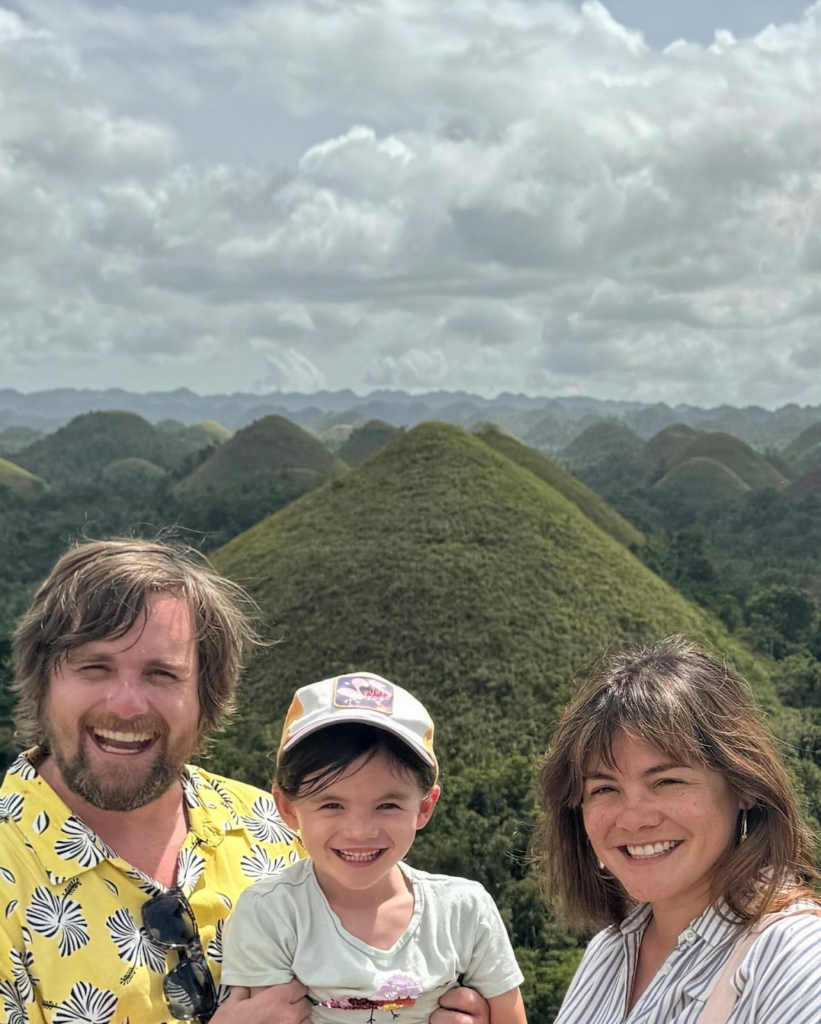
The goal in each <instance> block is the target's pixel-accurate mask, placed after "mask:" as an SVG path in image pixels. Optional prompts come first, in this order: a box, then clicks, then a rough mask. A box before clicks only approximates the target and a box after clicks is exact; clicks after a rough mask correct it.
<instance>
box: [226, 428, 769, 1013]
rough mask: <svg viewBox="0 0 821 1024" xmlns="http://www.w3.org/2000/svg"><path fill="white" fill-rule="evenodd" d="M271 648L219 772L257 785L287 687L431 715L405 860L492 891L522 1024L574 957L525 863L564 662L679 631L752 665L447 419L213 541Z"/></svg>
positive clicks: (548, 494)
mask: <svg viewBox="0 0 821 1024" xmlns="http://www.w3.org/2000/svg"><path fill="white" fill-rule="evenodd" d="M213 560H214V562H215V564H216V566H217V568H218V569H220V570H221V571H222V572H225V573H227V574H228V575H229V576H230V577H232V578H233V579H235V580H237V581H238V582H240V583H242V584H243V585H245V586H247V587H248V588H249V589H250V590H251V592H252V593H253V595H254V597H255V598H256V599H257V601H258V602H259V604H260V606H261V608H262V611H263V616H264V621H265V630H266V633H268V635H270V636H272V637H274V638H276V641H277V642H276V643H275V644H274V646H272V647H270V648H268V649H267V650H264V651H263V652H262V653H260V654H258V655H257V656H256V657H255V659H253V661H252V663H251V665H250V666H249V671H248V673H247V675H246V682H245V690H244V694H243V699H242V706H241V709H240V716H239V718H238V721H237V722H236V723H235V724H234V725H233V726H232V727H231V728H230V729H229V730H228V731H227V732H226V734H225V735H224V736H223V737H222V738H221V740H220V741H219V743H218V744H217V746H216V749H215V751H214V754H213V763H214V765H215V767H217V768H219V769H220V770H223V771H227V772H229V773H238V774H241V775H243V776H244V777H248V778H251V779H253V780H255V781H256V782H258V783H259V784H261V785H266V784H267V783H268V782H269V776H270V773H271V762H270V759H269V757H268V756H267V755H266V753H265V752H266V751H271V750H273V749H275V748H276V745H277V739H278V735H279V730H280V728H281V724H282V718H283V714H284V711H285V709H286V707H287V705H288V702H289V700H290V697H291V695H292V693H293V690H294V689H295V688H297V687H298V686H301V685H303V684H305V683H308V682H310V681H313V680H316V679H321V678H323V677H326V676H328V675H331V674H335V673H340V672H345V671H350V670H354V669H357V668H359V669H363V668H367V669H370V670H372V671H376V672H379V673H381V674H383V675H385V676H387V678H389V679H393V680H395V681H396V682H399V683H401V684H402V685H404V686H407V687H408V688H409V689H410V690H411V691H413V692H414V693H417V694H418V695H419V696H420V697H421V698H422V699H423V700H424V701H425V702H426V704H427V705H428V707H429V708H430V710H431V713H432V715H433V718H434V720H435V722H436V733H437V750H438V753H439V757H440V761H441V766H442V778H443V786H444V793H443V797H442V802H441V806H440V808H439V809H438V810H437V814H436V815H435V816H434V820H433V822H432V824H431V826H429V828H427V829H425V832H424V833H422V834H421V836H420V838H419V840H418V841H417V843H416V844H415V846H414V849H413V850H412V851H411V856H410V859H411V861H412V862H413V863H415V864H417V865H418V866H420V867H422V868H426V869H428V870H439V871H446V872H451V873H454V874H463V875H469V876H470V877H473V878H477V879H479V880H480V881H482V882H483V883H484V884H485V885H487V886H488V888H489V889H490V890H491V892H492V893H493V895H494V897H495V898H496V899H497V901H498V902H499V904H500V906H501V908H502V913H503V914H504V916H505V919H506V920H507V921H508V922H509V924H510V928H511V931H512V935H513V940H514V944H515V945H516V946H517V948H518V952H519V955H520V960H521V963H522V964H523V967H524V970H525V972H526V975H527V983H526V986H525V998H526V1000H527V1004H528V1010H529V1013H530V1018H531V1019H532V1020H534V1021H547V1020H551V1019H553V1016H554V1015H555V1012H556V1010H557V1008H558V1002H559V1000H560V998H561V994H562V991H563V989H564V987H565V985H566V984H567V982H568V980H569V977H570V974H571V972H572V970H573V967H574V966H575V964H576V963H577V961H578V956H579V955H580V949H579V947H578V946H577V945H576V943H575V942H574V940H573V939H572V938H571V937H569V936H567V935H566V934H565V933H564V932H562V931H561V929H559V927H558V926H557V924H556V923H555V922H554V921H553V920H552V919H551V918H550V917H549V916H548V915H547V914H546V913H545V912H544V908H543V907H542V906H541V904H540V901H539V897H538V894H537V892H536V885H535V881H534V880H533V879H532V878H531V877H530V876H529V875H528V874H527V873H526V872H525V870H524V865H523V855H524V851H525V849H526V846H527V842H528V822H532V820H533V816H534V813H535V808H534V796H533V761H534V756H535V754H536V753H537V752H539V751H542V750H543V749H544V748H545V746H546V744H547V742H548V738H549V736H550V733H551V731H552V728H553V724H554V722H555V719H556V715H557V712H558V708H559V706H560V704H561V703H562V702H563V701H564V700H565V699H566V697H567V695H568V691H569V685H570V681H571V680H572V678H573V675H574V673H575V672H576V671H577V670H578V669H579V668H580V667H581V666H582V665H583V664H585V663H586V662H587V661H588V660H589V659H591V658H592V657H593V656H595V655H597V654H600V653H601V652H603V651H604V650H605V649H606V648H608V647H611V646H613V645H617V644H621V643H624V642H628V641H631V642H635V641H640V640H643V639H649V638H651V637H653V638H655V637H660V636H663V635H665V634H668V633H671V632H675V631H680V630H683V631H685V632H688V633H690V634H692V635H695V636H700V637H702V638H704V639H706V640H707V641H708V642H711V641H712V642H714V643H716V644H717V646H718V647H719V648H720V649H721V651H722V652H726V653H729V654H731V655H735V656H736V657H737V658H738V661H739V662H740V664H741V666H742V670H744V671H745V672H746V674H747V676H748V678H750V679H751V680H752V681H753V682H754V683H755V684H756V685H757V686H758V687H759V689H760V692H761V693H763V695H764V696H765V698H766V699H767V700H769V701H770V702H772V701H773V695H772V694H773V691H772V687H771V686H770V684H769V682H768V680H767V677H766V675H765V673H764V672H763V671H762V669H761V667H760V666H759V665H758V664H757V663H756V662H755V660H754V659H753V657H752V656H751V655H749V654H745V653H744V652H743V651H741V650H740V649H739V648H738V647H737V646H735V645H734V644H733V642H732V640H731V639H730V638H729V637H728V636H727V635H726V634H725V633H724V632H723V631H722V629H721V628H720V627H719V626H718V624H717V622H716V621H715V620H712V619H710V618H708V617H707V616H706V615H705V614H703V613H702V612H700V611H699V610H698V609H696V608H695V607H693V606H692V605H690V604H688V602H687V601H685V600H684V598H683V597H681V596H680V595H679V594H677V593H676V592H675V591H673V590H672V589H671V588H670V587H669V586H667V585H666V584H665V583H663V582H662V581H661V580H660V579H659V578H658V577H656V576H654V575H653V574H652V573H651V572H650V571H649V570H648V569H647V568H646V567H645V566H644V565H642V564H641V563H640V562H639V561H638V560H637V559H636V558H635V557H634V556H633V555H632V554H630V553H629V552H628V551H627V550H626V549H625V548H624V547H623V546H622V545H621V544H619V543H618V542H617V541H615V540H614V539H613V538H612V537H610V536H608V535H607V534H605V533H604V532H603V531H602V530H600V529H598V528H597V527H595V526H594V525H593V524H592V523H591V522H590V520H589V519H588V518H587V517H586V516H585V515H584V514H583V513H582V512H581V511H580V510H579V508H578V507H577V506H576V505H575V504H574V503H573V502H571V501H569V500H568V499H567V498H565V497H564V496H563V495H561V494H560V493H559V492H558V491H557V490H556V489H555V488H554V487H552V486H550V485H548V484H547V483H545V482H544V481H543V480H541V479H539V478H538V477H537V476H536V475H535V473H533V472H532V471H531V470H528V469H525V468H523V467H522V466H520V465H517V464H515V463H514V462H513V461H511V460H510V459H509V458H507V457H506V456H504V455H501V454H500V453H499V452H497V451H495V450H494V449H493V448H491V447H490V446H489V445H488V444H487V443H486V442H484V441H483V440H481V439H480V438H477V437H473V436H471V435H469V434H467V433H465V432H464V431H462V430H461V429H459V428H457V427H451V426H446V425H443V424H431V423H427V424H423V425H422V426H420V427H417V428H416V429H414V430H411V431H409V432H408V433H406V434H402V435H400V436H398V437H396V438H394V440H393V441H391V442H390V443H389V444H388V445H386V446H385V447H384V448H382V449H381V450H380V451H379V452H377V453H376V454H375V455H374V456H373V457H372V458H370V459H369V460H368V461H367V462H366V463H364V464H363V465H362V466H360V467H358V468H357V469H354V470H352V471H351V472H349V473H348V474H346V475H345V476H343V477H340V478H338V479H336V480H333V481H331V482H330V483H329V484H327V485H325V486H324V487H321V488H318V489H317V490H315V491H313V492H312V493H311V494H308V495H306V496H305V497H304V498H303V499H302V500H301V501H299V502H296V503H295V504H293V505H290V506H289V507H288V508H285V509H283V510H282V511H280V512H278V513H277V514H276V515H273V516H271V517H269V518H268V519H266V520H264V521H263V522H261V523H258V524H257V525H256V526H254V527H252V528H251V529H250V530H248V531H247V532H246V533H244V534H242V535H241V536H239V537H236V538H235V539H234V540H233V541H231V542H230V543H229V544H227V545H226V546H225V547H224V548H222V549H220V550H219V551H218V552H217V553H216V554H215V556H214V558H213Z"/></svg>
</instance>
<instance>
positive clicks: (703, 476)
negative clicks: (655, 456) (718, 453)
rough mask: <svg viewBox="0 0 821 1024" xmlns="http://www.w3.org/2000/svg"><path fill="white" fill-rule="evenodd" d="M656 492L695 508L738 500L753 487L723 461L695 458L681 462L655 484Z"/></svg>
mask: <svg viewBox="0 0 821 1024" xmlns="http://www.w3.org/2000/svg"><path fill="white" fill-rule="evenodd" d="M655 487H656V490H659V491H665V492H667V494H668V495H674V496H675V497H676V498H678V499H681V500H682V501H686V502H688V503H691V504H696V505H714V504H720V503H722V502H726V501H735V500H736V499H738V498H739V497H740V496H741V495H743V494H749V493H750V487H748V486H747V484H746V483H744V481H743V480H742V479H741V477H740V476H739V475H738V474H737V473H734V472H733V470H731V469H729V468H728V467H727V466H725V465H724V464H723V463H721V462H717V461H716V460H715V459H708V458H705V457H704V456H693V457H692V458H689V459H685V460H684V462H679V463H678V464H677V465H675V466H673V468H672V469H671V470H670V471H669V472H668V473H665V474H664V476H663V477H662V478H661V480H659V481H658V483H656V484H655Z"/></svg>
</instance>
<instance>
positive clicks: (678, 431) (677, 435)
mask: <svg viewBox="0 0 821 1024" xmlns="http://www.w3.org/2000/svg"><path fill="white" fill-rule="evenodd" d="M696 437H698V431H697V430H694V429H693V428H692V427H688V426H687V424H686V423H673V424H672V425H671V426H669V427H665V428H664V430H660V431H659V432H658V433H657V434H655V435H654V436H653V437H651V438H650V440H649V441H648V442H647V444H646V445H645V446H644V450H643V451H642V453H641V457H642V460H643V461H644V462H646V463H647V465H648V466H650V467H651V472H652V473H653V476H654V477H656V478H657V477H661V476H663V475H664V474H665V473H666V472H667V470H668V469H669V468H670V467H671V466H672V465H674V464H675V463H676V462H677V461H678V459H679V457H680V456H681V453H682V452H683V451H684V450H685V449H686V448H687V447H689V445H690V444H692V442H693V441H694V440H695V438H696Z"/></svg>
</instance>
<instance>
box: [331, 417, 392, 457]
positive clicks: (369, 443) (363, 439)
mask: <svg viewBox="0 0 821 1024" xmlns="http://www.w3.org/2000/svg"><path fill="white" fill-rule="evenodd" d="M398 433H399V428H398V427H393V426H391V424H390V423H384V422H383V421H382V420H369V421H368V422H367V423H366V424H365V425H364V426H363V427H357V428H356V429H355V430H353V431H352V432H351V434H350V436H349V437H348V438H347V440H346V441H345V442H344V444H343V445H342V446H341V447H340V449H339V452H338V454H339V457H340V459H342V461H343V462H346V463H347V464H348V465H349V466H359V465H360V464H361V463H363V462H364V461H365V459H369V458H370V457H371V455H373V453H374V452H378V451H379V449H380V448H382V447H383V445H386V444H387V443H388V441H390V440H391V438H393V437H395V436H396V435H397V434H398Z"/></svg>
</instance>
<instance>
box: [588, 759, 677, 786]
mask: <svg viewBox="0 0 821 1024" xmlns="http://www.w3.org/2000/svg"><path fill="white" fill-rule="evenodd" d="M692 767H693V766H692V765H691V764H687V763H686V761H665V762H663V763H662V764H654V765H651V766H650V767H649V768H645V769H644V771H643V772H642V773H641V774H642V775H660V774H661V773H662V772H669V771H671V770H672V769H679V768H692ZM615 778H616V776H615V775H611V774H608V773H607V772H603V771H596V772H590V773H589V774H585V775H584V780H585V781H587V780H588V779H609V780H610V781H615Z"/></svg>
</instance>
